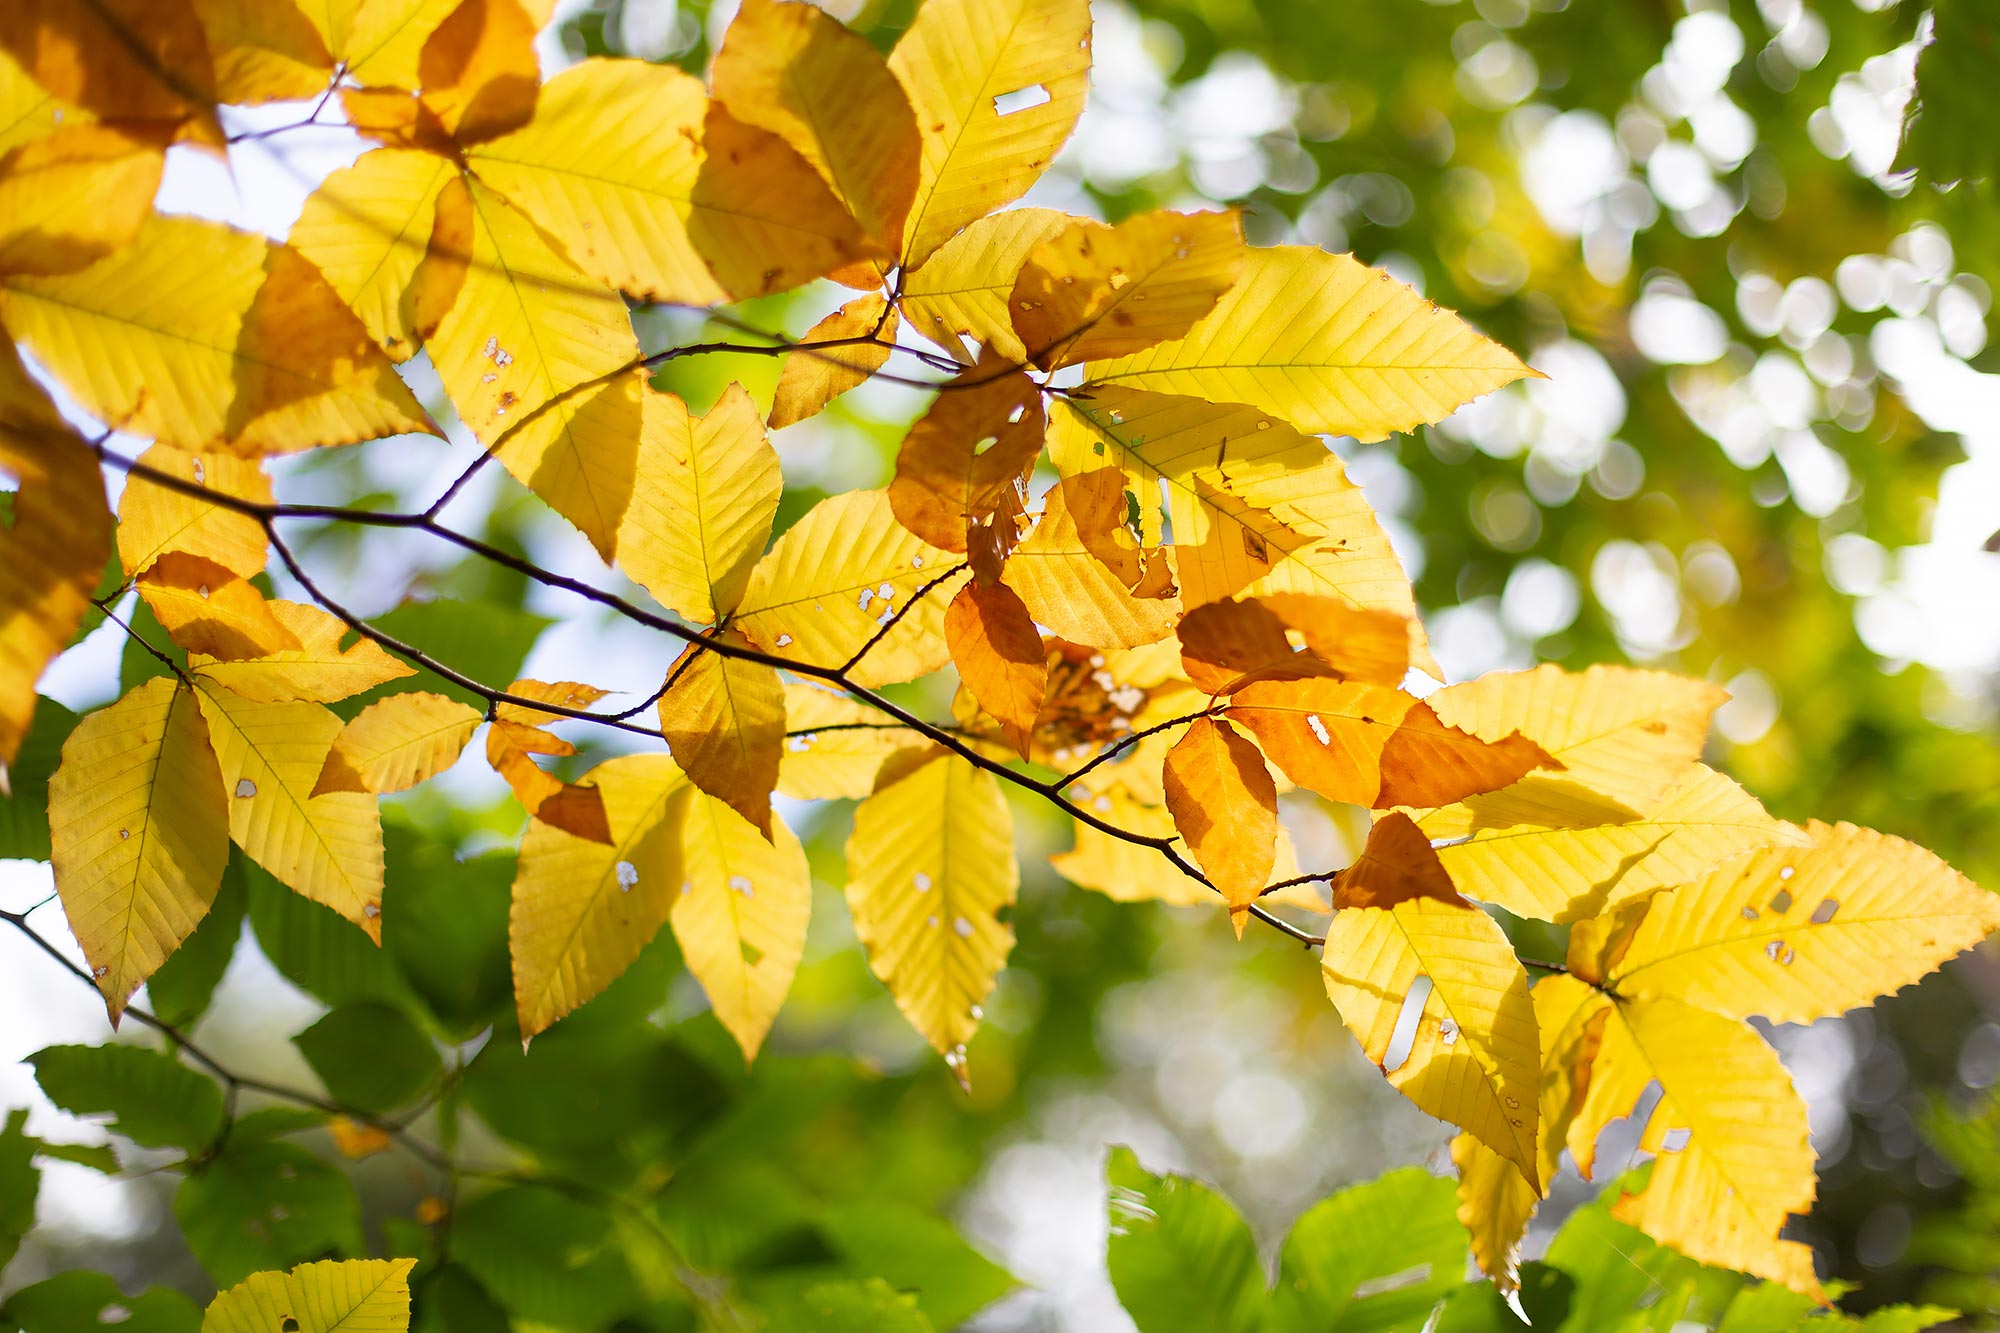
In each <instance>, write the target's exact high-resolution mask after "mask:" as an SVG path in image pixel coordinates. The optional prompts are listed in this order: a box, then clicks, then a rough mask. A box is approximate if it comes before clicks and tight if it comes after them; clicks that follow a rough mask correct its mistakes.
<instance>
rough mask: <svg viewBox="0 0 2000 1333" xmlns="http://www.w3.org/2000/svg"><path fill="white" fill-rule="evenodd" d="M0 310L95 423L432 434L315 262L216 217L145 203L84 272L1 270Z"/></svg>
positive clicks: (164, 428)
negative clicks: (125, 241) (130, 230)
mask: <svg viewBox="0 0 2000 1333" xmlns="http://www.w3.org/2000/svg"><path fill="white" fill-rule="evenodd" d="M0 315H4V317H5V319H6V322H7V327H8V328H9V329H10V330H12V331H13V332H14V333H15V335H16V336H18V337H19V338H20V339H21V340H22V341H23V342H25V343H27V344H28V345H29V346H31V347H32V348H33V349H34V351H35V355H36V356H37V357H38V358H39V359H40V360H41V361H42V363H43V364H44V365H46V366H47V367H48V368H49V369H50V370H51V371H52V372H53V373H54V374H55V375H56V376H57V377H58V378H60V379H61V380H62V382H63V383H64V385H65V386H66V387H67V388H68V389H69V390H70V392H72V393H74V394H75V395H76V397H77V399H78V401H79V402H81V403H82V404H83V405H84V407H85V408H87V409H88V410H89V411H90V412H91V413H93V414H94V415H96V416H97V417H98V418H99V419H101V420H104V421H107V422H110V423H113V424H115V425H117V426H118V427H119V428H120V429H123V430H130V431H134V432H141V433H145V434H149V435H153V436H156V437H157V438H158V439H159V440H161V441H163V442H165V443H167V444H172V445H175V446H177V447H179V448H182V449H189V450H196V449H201V448H203V447H205V446H208V445H211V444H219V445H224V446H226V447H228V448H230V449H233V450H234V451H236V452H237V453H240V454H244V455H246V456H255V455H260V454H270V453H288V452H291V451H294V450H298V449H308V448H312V447H314V446H316V445H337V444H352V443H354V442H356V441H359V440H372V439H375V438H377V437H379V436H384V435H396V434H400V433H402V432H406V431H420V432H425V433H435V430H436V428H435V426H434V425H433V424H432V422H431V419H430V417H429V416H427V415H426V414H425V412H424V410H423V408H421V407H419V406H418V405H417V400H416V399H415V398H414V397H412V396H411V394H410V391H409V389H408V388H406V387H405V386H404V384H403V382H402V380H400V379H398V378H397V377H396V372H395V368H394V367H393V366H392V365H391V364H390V363H389V360H388V358H387V357H385V356H383V355H382V353H381V351H380V349H378V348H377V347H376V346H375V345H374V343H373V342H372V341H371V340H370V338H369V336H368V332H367V330H365V329H364V328H363V327H362V326H361V323H360V321H359V320H358V319H356V318H355V316H354V314H353V312H351V311H350V310H348V309H347V307H346V306H345V305H344V304H342V303H341V300H340V298H339V296H338V295H336V294H335V292H334V290H333V288H331V287H330V286H328V285H327V282H326V279H324V278H322V277H321V276H320V275H319V270H317V269H315V268H313V267H312V266H311V265H310V264H308V263H306V262H305V261H304V260H303V259H301V258H300V257H299V255H298V253H297V252H296V251H294V250H291V249H290V248H289V247H286V246H281V245H273V244H271V243H270V242H268V241H266V240H265V239H264V238H263V237H261V236H252V235H248V234H246V233H244V232H240V231H235V230H232V229H230V228H228V227H224V226H222V225H220V224H218V223H214V222H206V221H202V220H200V219H197V218H188V217H162V216H159V215H157V214H156V215H154V216H152V217H149V218H147V220H146V221H145V223H144V224H143V225H141V227H140V228H139V232H138V235H137V236H136V238H135V239H134V240H133V242H132V243H131V244H130V245H127V246H125V247H123V248H122V249H119V250H116V251H114V252H113V253H111V254H109V255H107V256H106V257H105V258H103V259H101V260H99V261H98V262H96V263H95V264H92V265H91V266H90V267H88V268H85V269H79V270H77V271H76V272H74V273H64V274H58V275H55V276H52V277H42V278H34V277H13V278H7V279H5V280H4V281H0Z"/></svg>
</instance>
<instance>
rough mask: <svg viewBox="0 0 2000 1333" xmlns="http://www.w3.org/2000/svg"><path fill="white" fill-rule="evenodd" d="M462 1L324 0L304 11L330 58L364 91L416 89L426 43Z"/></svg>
mask: <svg viewBox="0 0 2000 1333" xmlns="http://www.w3.org/2000/svg"><path fill="white" fill-rule="evenodd" d="M459 3H460V0H323V2H319V3H314V4H313V5H311V6H309V7H306V8H305V13H306V16H307V18H309V19H310V20H311V21H312V23H313V26H314V27H316V28H318V29H319V33H320V36H321V37H322V38H323V39H324V40H325V42H326V47H327V51H328V53H329V54H330V55H331V56H332V57H333V58H334V59H335V60H336V61H338V62H339V63H341V64H342V65H344V66H346V67H347V71H348V72H349V73H350V74H352V75H353V76H354V78H355V79H356V81H357V82H359V83H360V84H361V85H362V86H363V87H368V88H411V89H413V88H415V87H417V85H418V72H417V63H418V60H419V59H420V58H421V56H422V53H423V48H424V43H425V42H427V41H428V40H429V39H430V36H431V34H432V33H433V32H434V31H436V30H437V26H438V25H439V24H440V23H442V22H443V21H444V19H445V17H446V16H447V15H449V14H450V13H451V12H452V11H453V10H455V9H457V8H458V6H459Z"/></svg>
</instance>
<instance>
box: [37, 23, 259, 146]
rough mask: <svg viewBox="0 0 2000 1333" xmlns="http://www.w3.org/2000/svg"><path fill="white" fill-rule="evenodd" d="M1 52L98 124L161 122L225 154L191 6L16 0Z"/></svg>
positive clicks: (209, 69) (209, 63)
mask: <svg viewBox="0 0 2000 1333" xmlns="http://www.w3.org/2000/svg"><path fill="white" fill-rule="evenodd" d="M0 50H4V51H6V52H7V53H8V54H9V55H11V56H13V57H14V59H16V60H18V61H20V63H21V65H22V67H23V68H25V69H26V70H27V71H28V72H29V73H30V74H32V75H33V76H34V78H35V81H36V82H37V83H39V84H41V85H42V86H43V87H44V88H47V89H48V90H49V92H51V93H53V94H54V95H55V96H56V97H58V98H60V99H62V100H63V101H64V102H67V103H69V104H70V105H72V106H77V107H82V108H83V109H84V110H86V111H88V112H89V113H90V114H91V115H92V116H94V117H97V118H98V119H100V120H111V121H132V122H146V121H151V122H155V123H157V124H159V125H161V126H164V127H166V128H167V129H169V130H173V129H184V130H185V131H186V133H187V135H188V137H189V138H190V139H191V140H193V141H195V142H198V143H202V144H206V145H208V146H210V147H213V148H220V147H221V146H222V142H223V135H222V127H221V125H220V124H219V123H218V122H217V120H216V117H215V103H216V89H215V62H214V60H213V58H212V57H211V56H210V54H209V48H208V35H207V33H205V32H204V31H203V30H202V26H201V20H200V19H199V18H197V17H196V16H195V11H194V9H193V7H192V6H191V5H190V4H189V3H188V0H100V2H99V3H95V4H88V5H79V4H75V3H72V2H70V0H14V2H13V3H9V4H8V5H7V6H6V8H5V9H4V10H0Z"/></svg>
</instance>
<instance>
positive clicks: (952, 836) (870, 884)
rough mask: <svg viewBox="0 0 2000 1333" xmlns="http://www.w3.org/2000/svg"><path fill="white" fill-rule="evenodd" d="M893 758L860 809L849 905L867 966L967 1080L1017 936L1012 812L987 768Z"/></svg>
mask: <svg viewBox="0 0 2000 1333" xmlns="http://www.w3.org/2000/svg"><path fill="white" fill-rule="evenodd" d="M897 761H898V762H897V763H894V764H892V765H891V767H890V768H889V769H887V770H885V771H884V773H883V775H882V777H883V780H882V781H881V783H880V784H879V785H878V786H877V787H876V789H875V792H874V794H873V795H871V796H870V797H869V798H868V799H867V800H865V801H863V802H862V803H861V804H860V805H859V806H858V807H857V808H856V809H855V811H854V832H853V834H852V835H851V836H850V837H849V838H848V840H847V905H848V908H849V910H851V911H852V912H853V913H854V932H855V934H856V935H858V936H860V938H861V944H862V947H863V948H865V949H866V950H867V951H868V966H869V967H870V968H871V969H873V971H874V973H875V975H876V976H878V977H880V978H881V979H882V984H883V985H885V986H887V987H888V988H889V994H890V995H892V996H894V997H895V1000H896V1007H897V1008H899V1009H901V1010H902V1011H903V1016H904V1017H905V1018H907V1019H909V1020H910V1024H911V1026H913V1027H914V1028H916V1030H917V1031H918V1032H920V1033H922V1034H923V1035H924V1038H925V1040H927V1041H929V1042H930V1044H931V1045H932V1046H933V1047H935V1048H936V1049H937V1051H938V1052H939V1053H940V1054H941V1055H943V1056H944V1058H945V1063H946V1064H948V1065H949V1066H951V1069H952V1072H953V1074H954V1075H956V1076H957V1078H958V1080H959V1082H960V1083H966V1082H967V1079H968V1075H967V1073H966V1063H965V1046H966V1043H967V1042H969V1041H971V1040H972V1035H973V1033H974V1032H976V1031H977V1030H978V1028H979V1021H980V1019H981V1018H982V1017H983V1016H984V1010H983V1009H982V1008H981V1006H982V1005H984V1004H985V1002H986V998H987V996H988V994H990V993H991V991H992V989H993V982H994V979H995V977H996V976H998V974H999V971H1000V968H1001V966H1002V965H1003V964H1004V963H1005V962H1006V961H1007V954H1008V953H1009V952H1010V951H1011V950H1012V949H1013V947H1014V931H1013V928H1012V927H1011V926H1009V925H1008V924H1007V923H1006V922H1005V921H1004V920H1002V919H1001V915H1002V913H1003V912H1007V911H1010V910H1011V909H1012V907H1013V904H1014V894H1015V890H1016V889H1017V888H1018V887H1019V885H1020V869H1019V867H1018V866H1017V865H1016V864H1015V861H1014V821H1013V817H1012V815H1011V814H1010V813H1009V812H1008V809H1007V802H1006V799H1005V798H1004V797H1003V796H1002V795H1001V794H1000V788H999V785H998V784H997V783H995V782H994V780H993V777H992V775H991V774H989V773H986V772H984V771H982V770H980V769H978V768H975V767H973V766H972V764H970V763H969V762H967V761H966V760H964V759H961V758H959V757H958V756H957V755H947V754H935V753H933V754H925V753H924V752H923V751H913V752H912V751H905V752H904V753H903V754H900V755H898V756H897ZM912 765H914V768H912Z"/></svg>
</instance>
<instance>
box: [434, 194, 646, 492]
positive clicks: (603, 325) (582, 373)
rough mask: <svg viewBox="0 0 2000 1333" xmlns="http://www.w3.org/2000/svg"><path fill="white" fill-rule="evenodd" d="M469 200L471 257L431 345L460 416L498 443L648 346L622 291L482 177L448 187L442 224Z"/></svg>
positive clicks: (556, 419)
mask: <svg viewBox="0 0 2000 1333" xmlns="http://www.w3.org/2000/svg"><path fill="white" fill-rule="evenodd" d="M461 201H463V202H464V203H469V204H470V208H471V213H470V219H471V224H472V229H471V234H472V251H471V257H470V261H469V264H468V266H467V268H466V270H465V277H464V283H463V285H462V286H461V287H460V288H459V290H458V296H457V299H456V300H455V301H453V302H452V304H451V308H450V311H449V313H447V314H446V315H445V316H444V317H443V319H442V320H441V321H440V322H439V324H438V326H437V331H436V332H435V333H434V334H432V335H431V336H430V337H429V338H428V339H427V343H428V345H429V348H430V354H431V360H432V362H433V363H434V364H435V365H436V367H437V372H438V377H439V378H440V379H442V380H443V381H444V387H445V392H446V393H448V394H450V395H451V401H452V403H453V404H454V405H455V406H456V407H457V408H458V412H459V415H460V416H461V417H462V418H464V420H465V424H466V426H467V427H469V428H470V429H471V431H472V433H473V434H474V435H476V436H478V437H479V439H480V440H481V441H483V442H485V443H486V444H488V445H489V446H491V445H493V444H494V443H495V442H496V441H498V440H499V439H500V437H501V435H502V433H503V432H505V431H507V430H508V429H509V428H510V427H513V426H515V425H517V424H518V423H519V422H520V421H521V420H522V419H523V418H525V417H528V416H529V415H530V414H531V413H533V412H535V411H536V410H537V409H540V408H542V407H543V406H544V405H545V404H547V403H549V402H550V400H552V399H554V398H556V397H557V396H558V395H560V394H563V393H566V392H568V391H569V390H571V389H574V388H575V387H577V386H578V385H579V384H583V383H585V382H586V381H589V380H595V379H599V378H602V377H605V376H608V375H610V374H611V373H612V372H613V371H615V370H617V369H618V368H619V367H621V366H625V365H630V364H633V363H635V362H637V360H638V359H639V342H638V339H637V338H636V337H634V336H633V333H632V321H631V317H630V316H629V315H627V314H626V311H625V302H624V300H623V299H622V298H621V297H620V296H619V295H618V293H616V292H614V291H612V290H611V289H610V288H609V287H605V286H601V285H599V284H598V283H596V282H593V281H591V280H590V279H589V278H586V277H584V276H583V275H582V274H580V273H578V272H577V271H576V270H575V269H574V268H572V267H571V266H570V265H569V263H568V262H567V261H565V260H564V259H563V258H562V256H560V255H558V254H557V253H556V252H555V251H554V250H552V249H550V248H549V244H548V242H547V241H546V240H544V239H543V236H542V233H541V232H540V231H538V230H537V229H536V227H535V225H534V223H532V222H530V221H529V220H528V218H527V216H526V215H524V214H523V213H522V211H521V210H520V209H517V208H516V207H514V205H513V204H511V203H510V202H509V201H508V200H506V199H503V198H501V197H500V196H499V195H497V194H495V193H494V192H493V191H492V190H490V189H488V188H487V187H486V186H485V185H483V184H481V183H480V180H478V179H471V180H469V181H468V182H467V183H465V184H464V185H463V186H461V185H458V184H453V185H449V186H447V187H446V188H445V190H444V192H443V193H442V194H441V195H440V196H439V199H438V208H439V217H440V222H439V226H440V228H442V227H443V226H444V221H443V220H444V218H445V216H446V213H447V210H450V209H454V208H459V207H462V203H461ZM432 257H433V259H435V258H437V256H436V254H433V256H432ZM428 267H429V264H428V263H427V264H426V268H428ZM552 418H553V419H552ZM536 424H537V425H542V426H544V428H545V429H555V430H558V431H560V430H562V429H563V428H564V427H565V425H566V422H565V421H564V419H563V417H562V414H561V412H560V411H556V412H551V413H547V414H544V416H543V417H541V418H537V420H536ZM519 467H520V465H519V464H518V462H517V463H516V466H515V470H516V472H517V474H518V471H519ZM530 475H531V476H532V475H533V473H532V472H531V473H530ZM557 508H558V509H562V506H561V505H558V506H557Z"/></svg>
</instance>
